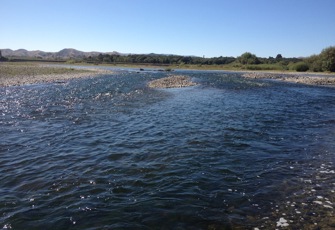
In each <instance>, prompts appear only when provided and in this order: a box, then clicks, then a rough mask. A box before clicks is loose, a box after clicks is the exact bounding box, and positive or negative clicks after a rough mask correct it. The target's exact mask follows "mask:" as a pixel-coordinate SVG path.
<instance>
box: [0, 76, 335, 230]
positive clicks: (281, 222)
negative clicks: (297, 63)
mask: <svg viewBox="0 0 335 230" xmlns="http://www.w3.org/2000/svg"><path fill="white" fill-rule="evenodd" d="M169 74H174V75H187V76H190V77H191V78H192V80H193V81H195V82H197V83H198V85H197V86H193V87H188V88H175V89H152V88H148V87H147V83H148V82H149V81H151V80H154V79H158V78H162V77H166V76H168V75H169ZM0 103H1V104H0V137H1V138H0V181H1V186H0V228H3V229H275V228H283V229H284V228H289V229H318V228H321V229H331V228H332V227H335V221H334V218H335V217H334V208H335V192H334V190H335V177H334V176H335V165H334V164H335V163H334V162H335V157H334V156H335V88H332V87H318V86H307V85H299V84H293V83H283V82H277V81H270V80H268V81H267V80H253V79H252V80H250V79H248V80H247V79H244V78H242V77H241V76H240V74H239V73H229V72H220V71H181V70H180V71H175V72H173V73H166V72H160V71H140V72H137V71H135V70H132V69H125V70H121V69H114V73H113V74H109V75H103V76H100V77H94V78H87V79H74V80H70V81H66V82H61V83H48V84H35V85H26V86H14V87H2V88H0Z"/></svg>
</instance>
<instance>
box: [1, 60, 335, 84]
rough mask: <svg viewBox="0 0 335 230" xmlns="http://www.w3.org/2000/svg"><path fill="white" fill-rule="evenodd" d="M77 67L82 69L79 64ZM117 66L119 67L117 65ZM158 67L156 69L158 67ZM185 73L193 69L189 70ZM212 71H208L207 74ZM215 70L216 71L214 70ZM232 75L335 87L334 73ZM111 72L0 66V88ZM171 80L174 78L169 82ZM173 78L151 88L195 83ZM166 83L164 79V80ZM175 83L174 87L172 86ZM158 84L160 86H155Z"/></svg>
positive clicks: (18, 64)
mask: <svg viewBox="0 0 335 230" xmlns="http://www.w3.org/2000/svg"><path fill="white" fill-rule="evenodd" d="M78 66H81V65H80V64H79V65H78ZM115 67H117V66H115ZM156 68H157V66H156ZM185 70H191V69H188V68H186V69H185ZM207 70H208V71H211V70H210V69H206V70H204V71H207ZM213 71H215V69H213ZM222 71H225V72H231V73H241V76H242V77H245V78H249V79H270V80H278V81H286V82H291V83H298V84H307V85H319V86H322V85H323V86H335V75H334V74H331V73H314V72H304V73H296V72H285V71H278V72H277V71H243V70H222ZM111 73H113V71H111V70H102V69H98V68H94V67H93V66H92V68H85V69H76V68H73V65H69V66H65V67H64V66H62V67H60V66H57V65H54V64H48V65H45V64H44V63H43V64H41V63H6V62H3V63H0V87H6V86H20V85H28V84H39V83H52V82H56V83H57V82H60V83H63V82H64V81H68V80H71V79H78V78H88V77H96V76H99V75H103V74H111ZM170 80H171V79H170ZM179 80H181V79H178V80H177V79H174V80H173V81H172V82H171V81H170V83H167V82H165V83H164V84H165V85H164V84H163V85H162V82H161V86H156V87H155V86H153V85H151V86H150V84H152V83H149V84H148V86H149V87H153V88H175V87H185V86H193V85H195V83H194V82H191V81H190V80H189V79H183V80H184V81H185V82H184V83H183V82H182V81H180V82H178V81H179ZM161 81H163V80H161ZM173 82H174V85H173ZM156 84H159V83H156Z"/></svg>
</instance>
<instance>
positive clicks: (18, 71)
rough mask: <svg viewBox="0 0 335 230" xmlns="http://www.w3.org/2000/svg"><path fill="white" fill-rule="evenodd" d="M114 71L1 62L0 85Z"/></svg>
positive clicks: (84, 76)
mask: <svg viewBox="0 0 335 230" xmlns="http://www.w3.org/2000/svg"><path fill="white" fill-rule="evenodd" d="M110 73H113V72H112V71H109V70H100V69H94V68H91V69H75V68H72V67H59V66H56V65H48V66H46V65H43V64H42V65H41V64H31V63H25V64H21V63H20V64H12V63H10V64H7V63H5V64H4V63H1V64H0V87H7V86H22V85H30V84H41V83H64V82H66V81H68V80H71V79H78V78H89V77H96V76H100V75H103V74H110Z"/></svg>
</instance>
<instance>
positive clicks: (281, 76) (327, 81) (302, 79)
mask: <svg viewBox="0 0 335 230" xmlns="http://www.w3.org/2000/svg"><path fill="white" fill-rule="evenodd" d="M242 76H243V77H246V78H253V79H273V80H281V81H288V82H292V83H300V84H307V85H335V76H334V75H329V76H326V75H322V76H319V75H314V74H313V75H307V74H294V73H264V72H248V73H245V74H243V75H242Z"/></svg>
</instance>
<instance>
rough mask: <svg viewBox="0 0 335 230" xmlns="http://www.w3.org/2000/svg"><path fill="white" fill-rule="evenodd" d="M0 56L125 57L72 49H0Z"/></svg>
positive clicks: (113, 53)
mask: <svg viewBox="0 0 335 230" xmlns="http://www.w3.org/2000/svg"><path fill="white" fill-rule="evenodd" d="M0 50H1V54H2V56H4V57H7V58H9V57H16V58H22V57H25V58H27V57H28V58H40V59H71V58H74V59H75V58H84V57H89V56H92V57H93V56H98V55H99V54H110V55H127V54H122V53H119V52H117V51H113V52H97V51H91V52H84V51H80V50H77V49H73V48H65V49H62V50H60V51H58V52H46V51H41V50H32V51H29V50H26V49H17V50H12V49H8V48H7V49H0Z"/></svg>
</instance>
